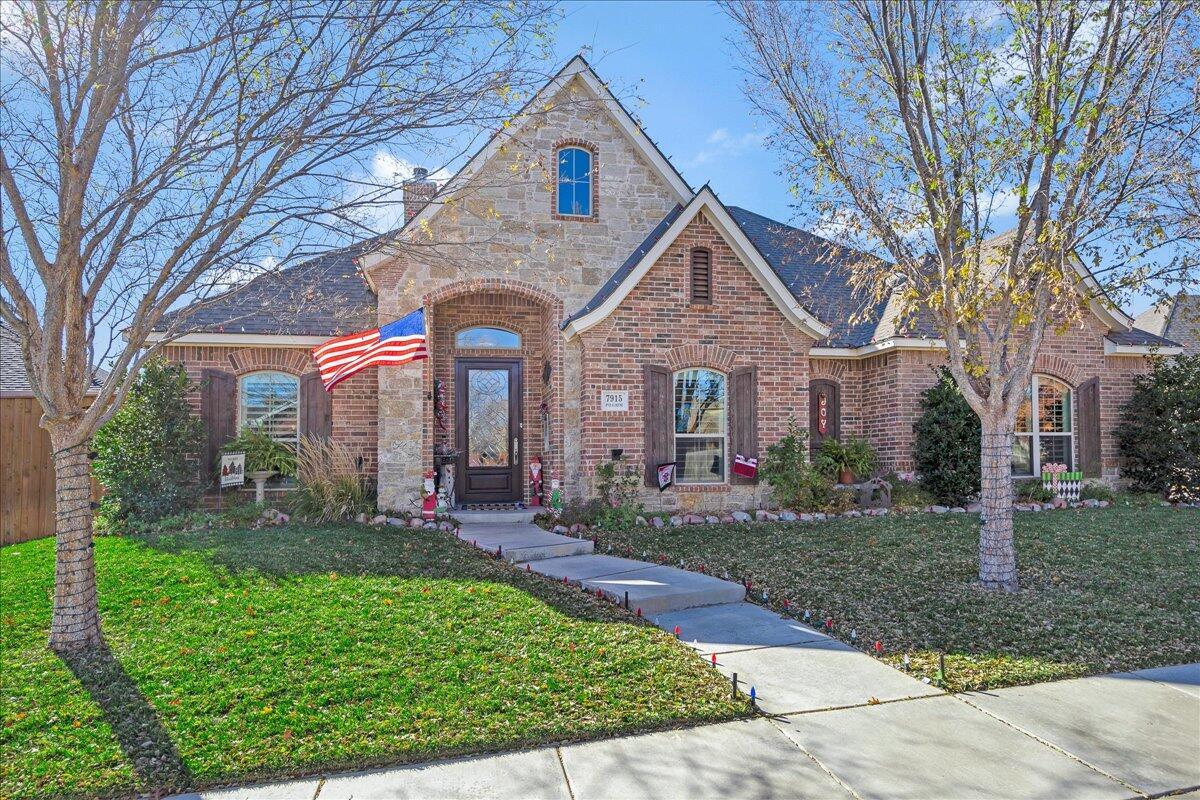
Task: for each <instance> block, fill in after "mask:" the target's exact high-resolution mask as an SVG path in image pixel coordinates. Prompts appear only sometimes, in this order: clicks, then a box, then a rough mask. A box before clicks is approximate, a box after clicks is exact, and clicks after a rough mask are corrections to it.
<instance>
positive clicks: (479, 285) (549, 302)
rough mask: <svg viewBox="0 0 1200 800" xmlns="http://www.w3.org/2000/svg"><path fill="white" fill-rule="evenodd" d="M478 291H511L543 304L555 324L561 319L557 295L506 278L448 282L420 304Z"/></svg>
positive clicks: (433, 303)
mask: <svg viewBox="0 0 1200 800" xmlns="http://www.w3.org/2000/svg"><path fill="white" fill-rule="evenodd" d="M480 292H511V293H512V294H515V295H517V296H518V297H524V298H526V299H528V300H533V301H534V302H536V303H540V304H542V305H543V306H545V307H546V308H547V309H548V310H549V311H550V315H551V317H552V318H553V319H554V321H555V323H556V324H557V323H559V322H561V321H562V308H563V303H562V299H561V298H559V297H558V295H555V294H553V293H551V292H548V291H546V290H545V289H543V288H541V287H540V286H536V285H534V284H532V283H526V282H525V281H518V280H511V279H508V278H471V279H469V280H465V281H455V282H454V283H448V284H446V285H445V286H441V287H439V288H437V289H435V290H433V291H432V292H430V293H429V294H427V295H425V296H424V297H423V298H421V304H422V305H423V306H425V307H427V308H428V307H429V306H434V305H437V304H438V303H444V302H446V301H447V300H453V299H454V298H456V297H461V296H463V295H466V294H478V293H480Z"/></svg>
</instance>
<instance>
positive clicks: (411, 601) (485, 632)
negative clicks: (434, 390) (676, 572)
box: [0, 526, 745, 797]
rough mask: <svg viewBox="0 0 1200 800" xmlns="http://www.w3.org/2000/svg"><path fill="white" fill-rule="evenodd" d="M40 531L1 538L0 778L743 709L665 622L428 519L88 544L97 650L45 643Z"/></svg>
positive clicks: (261, 769) (224, 770) (49, 548)
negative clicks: (503, 559) (414, 526)
mask: <svg viewBox="0 0 1200 800" xmlns="http://www.w3.org/2000/svg"><path fill="white" fill-rule="evenodd" d="M53 554H54V543H53V541H52V540H41V541H36V542H29V543H26V544H21V545H16V546H12V547H6V548H4V549H2V550H0V635H2V640H0V645H2V648H3V654H2V656H0V690H2V694H3V731H4V737H3V746H2V750H0V797H24V796H54V795H74V796H94V795H108V794H123V795H127V794H130V793H132V792H134V791H147V790H153V789H164V788H171V789H180V788H185V787H196V786H203V785H211V784H215V783H221V782H229V781H234V780H245V779H249V778H256V777H264V776H271V775H284V774H298V773H313V772H317V771H321V770H325V769H333V768H338V767H351V766H358V765H365V764H375V763H394V762H401V761H406V760H424V759H429V758H432V757H435V756H444V755H448V754H451V753H463V752H471V751H482V750H491V749H499V748H511V747H517V746H520V745H526V744H532V743H537V742H546V741H552V740H564V739H573V738H585V737H590V736H597V735H602V734H610V733H616V732H627V731H634V730H641V729H648V728H655V727H662V726H668V725H672V724H681V723H688V722H698V721H706V720H716V719H722V718H728V717H731V716H734V715H737V714H739V713H742V712H744V711H745V709H744V708H743V707H740V706H737V705H735V704H734V703H733V702H732V701H731V700H730V699H729V690H728V684H727V683H726V682H725V681H724V679H722V678H720V676H718V675H717V674H716V672H715V671H713V670H712V669H711V668H710V667H707V666H705V665H704V664H703V662H702V661H701V660H700V659H699V658H698V657H696V656H695V655H693V654H692V653H691V652H690V651H689V650H688V649H687V648H685V647H684V646H683V645H681V644H679V643H678V642H676V641H674V639H672V638H671V637H670V636H668V635H667V634H665V633H663V632H661V631H659V630H657V629H656V628H653V627H651V626H649V625H647V624H644V623H642V622H640V621H637V620H634V619H632V618H630V617H629V615H627V614H625V613H624V612H623V611H621V610H620V609H618V608H615V607H613V606H612V605H610V604H607V603H603V602H601V601H598V600H596V599H595V598H590V597H588V596H586V595H584V594H583V593H581V592H579V591H578V590H573V589H568V588H565V587H563V586H561V585H558V584H554V583H551V582H549V581H546V580H544V579H542V578H539V577H537V576H535V575H529V574H525V573H523V572H521V571H519V570H517V569H515V568H512V567H509V566H508V565H506V564H502V563H499V562H496V561H493V560H490V559H486V558H484V557H483V556H482V555H481V554H480V553H478V552H477V551H474V550H472V549H471V548H469V547H468V546H466V545H462V544H459V543H457V542H456V541H454V540H453V539H452V538H451V537H450V536H449V535H448V534H444V533H437V532H433V531H424V530H417V531H412V530H403V531H400V530H397V529H387V530H382V531H379V530H372V529H369V528H366V527H361V526H328V527H323V528H311V527H309V528H306V527H300V526H290V527H286V528H279V529H276V528H272V529H267V530H261V531H250V530H225V531H200V532H193V533H186V534H179V535H175V536H162V537H157V538H146V539H125V538H102V539H99V540H98V541H97V543H96V558H97V564H98V573H99V584H100V598H101V608H102V613H103V617H104V629H105V633H106V636H107V640H108V644H109V646H110V648H111V650H110V651H108V652H106V653H103V654H100V655H98V656H96V657H94V658H92V659H90V660H87V661H75V662H73V663H71V664H70V665H68V664H66V663H64V662H63V661H61V660H60V659H59V658H58V657H56V656H55V655H53V654H52V653H51V652H50V651H48V650H47V649H46V646H45V642H46V635H47V629H48V625H49V619H50V593H51V587H52V575H53Z"/></svg>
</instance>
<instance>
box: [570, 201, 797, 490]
mask: <svg viewBox="0 0 1200 800" xmlns="http://www.w3.org/2000/svg"><path fill="white" fill-rule="evenodd" d="M694 247H707V248H709V249H710V250H711V251H712V285H713V296H714V302H713V304H712V305H711V306H699V305H691V304H690V303H689V260H690V252H691V249H692V248H694ZM579 338H580V339H581V347H582V351H583V352H582V380H581V382H580V404H581V407H582V417H583V421H582V431H581V451H582V482H583V489H584V493H585V494H589V495H590V494H592V491H593V490H592V486H593V482H594V472H595V468H596V466H597V465H598V464H600V463H602V462H603V461H605V460H607V459H608V458H609V456H610V450H612V449H613V448H621V449H623V450H624V451H625V455H626V456H627V457H629V458H631V459H632V461H633V462H634V463H635V464H637V465H639V467H640V465H641V464H642V463H643V453H644V448H643V418H644V414H645V402H644V398H643V392H642V387H643V376H642V367H643V366H644V365H646V364H654V365H661V366H666V367H670V368H671V369H672V370H680V369H686V368H688V367H711V368H714V369H716V370H719V371H721V372H724V373H726V374H728V373H729V371H730V370H731V369H732V368H734V367H740V366H754V367H757V381H758V384H757V387H758V406H757V407H758V416H757V422H758V448H759V453H760V455H761V454H762V453H763V452H764V451H765V448H766V446H767V445H768V444H771V443H773V442H775V441H777V440H778V439H779V438H780V437H781V436H783V434H784V432H785V431H786V428H787V421H788V417H789V416H790V415H792V414H796V415H797V416H798V417H800V418H801V419H807V413H808V412H807V408H808V380H809V369H808V349H809V347H810V346H811V345H812V340H811V339H810V338H809V337H807V336H806V335H804V334H803V333H801V332H800V331H799V330H798V329H797V328H796V327H795V326H794V325H793V324H792V323H790V322H788V321H787V319H786V318H785V317H784V316H783V315H782V314H781V313H780V312H779V310H778V308H777V307H776V306H775V304H774V303H773V302H772V300H771V299H770V298H769V297H768V296H767V294H766V293H765V292H764V291H763V290H762V287H761V286H760V285H759V283H758V281H757V280H756V279H755V278H754V276H753V275H752V274H751V273H750V271H749V269H747V268H746V267H745V266H744V265H743V264H742V263H741V261H740V260H739V259H738V257H737V256H736V255H735V254H734V252H733V251H732V250H731V249H730V248H729V246H728V245H727V244H726V243H725V240H724V239H723V238H722V237H721V236H720V234H719V233H718V232H717V230H716V228H714V227H713V226H712V224H711V223H710V222H709V221H708V220H707V219H705V218H704V217H703V215H701V216H698V217H697V218H696V219H695V220H693V221H692V222H691V223H690V224H689V225H688V226H687V227H686V228H685V229H684V231H683V232H682V234H681V235H680V236H679V238H678V239H676V240H675V242H674V243H673V244H672V245H671V246H670V247H669V248H668V249H667V251H666V252H665V253H664V254H663V256H662V257H661V258H660V259H659V260H658V261H657V262H656V263H655V264H654V265H653V266H652V267H651V268H650V270H649V271H648V272H647V273H646V275H645V276H644V277H643V278H642V280H641V281H640V282H639V283H638V285H637V286H636V287H635V288H634V290H633V291H632V292H631V293H630V294H629V296H628V297H626V298H625V300H624V301H623V302H622V303H621V305H620V306H619V307H618V308H617V309H616V310H615V311H614V312H613V313H612V314H611V315H610V316H609V317H608V318H607V319H606V320H604V321H603V322H602V323H600V324H599V325H597V326H595V327H593V328H591V329H589V330H587V331H585V332H584V333H582V334H581V335H580V337H579ZM602 389H617V390H622V389H624V390H628V391H629V411H628V412H626V413H613V412H604V413H602V412H601V411H600V407H599V406H600V391H601V390H602ZM726 455H727V459H728V460H730V461H731V460H732V458H733V455H734V454H733V453H731V452H728V449H727V453H726ZM568 488H570V487H568ZM766 490H767V487H766V486H765V484H759V485H757V486H747V485H731V484H728V483H725V484H720V485H706V486H677V487H674V488H672V489H669V490H667V491H666V492H664V493H661V494H660V493H659V492H658V491H657V489H652V488H646V487H644V488H643V490H642V500H643V502H645V503H646V505H647V507H648V508H651V509H660V508H665V509H671V508H681V509H725V508H730V507H738V506H742V507H744V506H749V505H753V504H756V503H758V502H760V501H761V499H762V496H763V495H764V494H765V492H766Z"/></svg>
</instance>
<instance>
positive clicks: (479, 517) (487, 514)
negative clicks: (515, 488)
mask: <svg viewBox="0 0 1200 800" xmlns="http://www.w3.org/2000/svg"><path fill="white" fill-rule="evenodd" d="M535 513H537V512H535V511H532V510H529V509H519V508H511V509H500V510H486V511H485V510H480V511H471V510H462V511H453V512H451V514H450V516H452V517H454V518H455V519H456V520H458V521H459V522H462V523H483V522H488V523H492V524H499V525H503V524H506V523H510V522H511V523H514V524H517V525H521V524H525V523H529V522H533V515H534V514H535Z"/></svg>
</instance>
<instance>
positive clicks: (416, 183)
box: [403, 167, 437, 225]
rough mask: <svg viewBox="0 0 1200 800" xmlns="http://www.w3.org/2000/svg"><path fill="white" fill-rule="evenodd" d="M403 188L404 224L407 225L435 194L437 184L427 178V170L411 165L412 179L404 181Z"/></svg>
mask: <svg viewBox="0 0 1200 800" xmlns="http://www.w3.org/2000/svg"><path fill="white" fill-rule="evenodd" d="M403 188H404V224H405V225H407V224H408V223H410V222H412V219H413V217H415V216H416V215H417V214H420V213H421V209H423V208H424V207H425V206H426V205H428V204H429V201H430V200H432V199H433V196H434V195H436V194H437V184H436V183H434V182H433V181H431V180H429V170H427V169H425V168H424V167H413V176H412V179H411V180H407V181H405V182H404V185H403Z"/></svg>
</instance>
